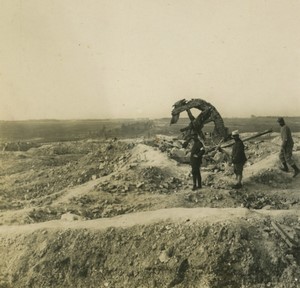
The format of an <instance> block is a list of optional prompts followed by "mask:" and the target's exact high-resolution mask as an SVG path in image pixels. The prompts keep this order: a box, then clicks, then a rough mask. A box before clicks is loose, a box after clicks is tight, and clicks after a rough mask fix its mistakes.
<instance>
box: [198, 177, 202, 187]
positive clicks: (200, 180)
mask: <svg viewBox="0 0 300 288" xmlns="http://www.w3.org/2000/svg"><path fill="white" fill-rule="evenodd" d="M201 188H202V178H201V174H200V175H198V189H201Z"/></svg>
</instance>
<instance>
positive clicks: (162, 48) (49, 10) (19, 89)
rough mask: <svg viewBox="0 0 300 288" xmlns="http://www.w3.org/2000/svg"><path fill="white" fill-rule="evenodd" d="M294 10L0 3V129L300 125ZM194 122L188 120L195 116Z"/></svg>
mask: <svg viewBox="0 0 300 288" xmlns="http://www.w3.org/2000/svg"><path fill="white" fill-rule="evenodd" d="M299 27H300V1H298V0H297V1H296V0H281V1H279V0H265V1H263V0H259V1H258V0H218V1H217V0H0V93H1V94H0V95H1V98H0V99H1V105H0V120H20V119H49V118H51V119H53V118H55V119H82V118H140V117H150V118H160V117H170V114H171V110H172V105H173V104H174V102H175V101H178V100H180V99H183V98H185V99H188V100H189V99H192V98H201V99H204V100H206V101H208V102H210V103H211V104H213V105H214V106H215V107H216V108H217V109H218V110H219V112H220V113H221V115H222V116H224V117H248V116H250V115H251V114H253V115H257V116H277V115H285V116H300V113H299V108H300V100H299V99H300V28H299ZM195 116H196V115H195Z"/></svg>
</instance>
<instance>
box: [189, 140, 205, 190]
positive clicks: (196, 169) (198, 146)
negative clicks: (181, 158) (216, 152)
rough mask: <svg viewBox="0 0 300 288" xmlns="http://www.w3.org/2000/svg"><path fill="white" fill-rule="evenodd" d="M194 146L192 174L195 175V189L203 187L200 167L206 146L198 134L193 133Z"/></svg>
mask: <svg viewBox="0 0 300 288" xmlns="http://www.w3.org/2000/svg"><path fill="white" fill-rule="evenodd" d="M193 141H194V144H193V147H192V150H191V159H190V160H191V166H192V176H193V191H194V190H196V189H201V188H202V179H201V172H200V167H201V164H202V156H203V155H204V153H205V149H204V146H203V144H202V142H201V141H200V140H199V138H198V135H193Z"/></svg>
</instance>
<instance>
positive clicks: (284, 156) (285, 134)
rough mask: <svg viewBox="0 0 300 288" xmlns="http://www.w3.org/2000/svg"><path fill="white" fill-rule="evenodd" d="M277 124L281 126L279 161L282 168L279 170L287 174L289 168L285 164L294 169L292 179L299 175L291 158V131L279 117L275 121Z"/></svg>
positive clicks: (292, 143)
mask: <svg viewBox="0 0 300 288" xmlns="http://www.w3.org/2000/svg"><path fill="white" fill-rule="evenodd" d="M277 122H278V123H279V125H280V126H281V128H280V134H281V140H282V143H281V149H280V153H279V159H280V161H281V163H282V165H283V167H280V169H281V170H282V171H284V172H288V171H289V168H288V166H287V164H289V165H290V166H291V167H292V168H293V169H294V175H293V177H296V176H297V175H298V174H299V168H298V167H297V166H296V164H295V162H294V160H293V157H292V153H293V147H294V141H293V137H292V133H291V129H290V128H289V127H288V126H287V125H286V124H285V121H284V119H283V118H282V117H279V118H278V119H277Z"/></svg>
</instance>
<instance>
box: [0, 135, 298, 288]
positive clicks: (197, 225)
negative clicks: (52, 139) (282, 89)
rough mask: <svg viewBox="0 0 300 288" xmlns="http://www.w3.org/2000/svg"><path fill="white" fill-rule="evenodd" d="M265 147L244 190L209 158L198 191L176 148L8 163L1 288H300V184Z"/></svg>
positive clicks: (105, 150)
mask: <svg viewBox="0 0 300 288" xmlns="http://www.w3.org/2000/svg"><path fill="white" fill-rule="evenodd" d="M247 136H248V135H242V138H243V137H247ZM299 136H300V135H295V137H294V138H295V142H296V143H299ZM257 139H258V140H257ZM257 139H256V140H257V141H252V142H251V141H249V142H247V144H246V143H245V144H246V146H247V147H246V154H247V156H248V162H247V164H246V166H245V171H244V186H243V188H242V189H239V190H236V189H232V188H231V185H232V184H233V183H234V176H233V171H232V167H231V166H229V165H228V164H227V163H225V162H224V161H220V162H216V161H211V160H210V159H209V158H208V159H205V161H204V165H203V167H202V176H203V184H204V185H203V188H202V189H201V190H197V191H192V190H191V174H190V166H189V165H187V164H183V163H179V162H177V161H176V160H174V159H172V158H173V157H172V155H171V154H170V149H169V148H170V147H169V146H168V145H171V146H172V145H174V143H175V140H174V141H173V140H172V139H171V140H172V141H171V140H170V141H171V142H170V141H169V140H168V141H164V142H162V141H161V142H160V143H159V142H158V141H157V139H153V140H151V139H147V140H144V139H134V140H122V141H118V140H107V141H100V140H99V141H98V140H85V141H73V142H72V141H70V142H61V143H51V144H44V145H42V144H41V145H40V146H39V147H33V148H31V149H29V150H28V151H5V152H0V165H1V166H0V209H1V211H0V224H1V226H0V257H1V259H2V260H0V287H299V286H300V283H299V281H300V280H299V279H300V272H299V271H300V270H299V265H300V257H299V255H300V253H299V249H298V247H300V241H299V239H300V222H299V219H300V212H299V209H298V208H299V205H300V193H299V188H298V187H299V184H300V176H299V177H296V178H292V173H291V172H290V173H284V172H282V171H280V170H279V169H278V166H279V161H278V150H279V146H280V139H279V135H278V134H276V133H272V135H268V136H266V137H261V138H257ZM170 143H173V144H170ZM171 148H172V147H171ZM173 150H174V149H173ZM173 150H172V151H173ZM227 152H228V153H230V149H228V151H227ZM294 156H295V159H296V161H297V162H298V163H299V160H300V152H299V151H295V152H294ZM215 159H216V157H215ZM278 227H280V229H282V231H283V232H282V231H281V230H280V229H279V228H278Z"/></svg>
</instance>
